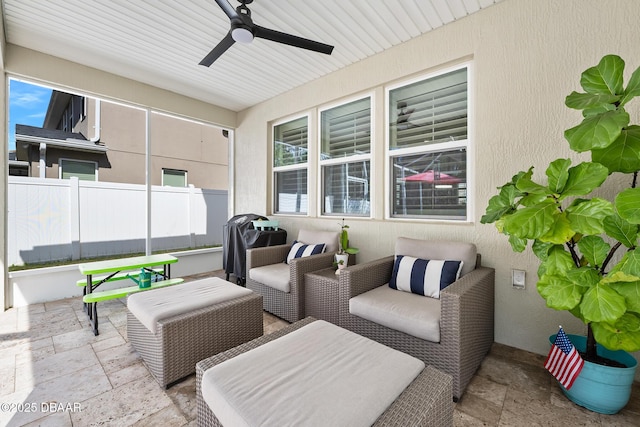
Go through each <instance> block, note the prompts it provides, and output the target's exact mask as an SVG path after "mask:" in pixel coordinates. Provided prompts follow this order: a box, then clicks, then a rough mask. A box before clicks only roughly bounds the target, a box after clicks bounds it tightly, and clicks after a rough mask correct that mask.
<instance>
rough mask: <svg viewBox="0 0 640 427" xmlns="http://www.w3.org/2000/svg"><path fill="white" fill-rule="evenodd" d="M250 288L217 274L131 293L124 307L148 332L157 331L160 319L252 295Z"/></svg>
mask: <svg viewBox="0 0 640 427" xmlns="http://www.w3.org/2000/svg"><path fill="white" fill-rule="evenodd" d="M251 293H252V291H251V290H249V289H246V288H243V287H241V286H237V285H235V284H233V283H231V282H227V281H225V280H222V279H220V278H218V277H211V278H207V279H201V280H196V281H194V282H187V283H183V284H180V285H175V286H170V287H167V288H161V289H154V290H152V291H145V292H140V293H137V294H133V295H130V296H129V298H128V299H127V308H128V309H129V311H130V312H131V314H133V315H134V316H135V317H136V318H137V319H138V320H139V321H140V323H142V324H143V325H144V326H145V327H146V328H147V329H149V331H151V332H152V333H154V334H155V333H156V324H157V321H158V320H160V319H165V318H167V317H171V316H175V315H177V314H182V313H188V312H190V311H193V310H197V309H199V308H204V307H207V306H210V305H214V304H218V303H221V302H224V301H228V300H231V299H234V298H238V297H242V296H245V295H249V294H251Z"/></svg>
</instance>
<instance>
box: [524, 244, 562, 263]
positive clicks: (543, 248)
mask: <svg viewBox="0 0 640 427" xmlns="http://www.w3.org/2000/svg"><path fill="white" fill-rule="evenodd" d="M553 246H554V245H553V244H552V243H548V242H541V241H539V240H536V241H535V242H533V245H531V250H533V253H534V254H535V255H536V256H537V257H538V259H540V261H545V260H546V259H547V258H549V251H550V250H551V248H552V247H553ZM560 249H561V250H562V248H560Z"/></svg>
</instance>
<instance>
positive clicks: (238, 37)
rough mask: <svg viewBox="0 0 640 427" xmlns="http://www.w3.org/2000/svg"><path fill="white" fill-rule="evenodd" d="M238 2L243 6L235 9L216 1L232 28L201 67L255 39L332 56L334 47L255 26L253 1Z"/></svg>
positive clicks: (202, 62)
mask: <svg viewBox="0 0 640 427" xmlns="http://www.w3.org/2000/svg"><path fill="white" fill-rule="evenodd" d="M238 1H239V2H240V3H241V4H240V6H238V7H237V8H235V9H234V8H233V7H232V6H231V4H229V2H228V1H227V0H216V3H218V6H220V8H221V9H222V10H223V11H224V13H225V14H226V15H227V16H228V17H229V20H230V21H231V28H230V29H229V32H228V33H227V35H226V36H225V38H224V39H222V41H221V42H220V43H218V45H217V46H216V47H214V48H213V50H211V52H209V54H208V55H207V56H205V57H204V59H203V60H202V61H200V65H204V66H206V67H208V66H210V65H211V64H213V62H214V61H215V60H216V59H218V58H219V57H220V55H222V54H223V53H224V52H226V51H227V49H229V48H230V47H231V46H232V45H233V44H234V43H235V42H239V43H251V42H252V41H253V39H254V38H255V37H259V38H262V39H267V40H271V41H274V42H278V43H284V44H288V45H290V46H295V47H300V48H302V49H307V50H312V51H314V52H320V53H325V54H327V55H331V52H332V51H333V46H330V45H328V44H324V43H320V42H316V41H313V40H309V39H305V38H302V37H298V36H294V35H293V34H286V33H282V32H280V31H276V30H271V29H269V28H264V27H261V26H260V25H256V24H254V23H253V20H252V19H251V11H250V10H249V8H248V7H247V5H248V4H251V3H253V0H238Z"/></svg>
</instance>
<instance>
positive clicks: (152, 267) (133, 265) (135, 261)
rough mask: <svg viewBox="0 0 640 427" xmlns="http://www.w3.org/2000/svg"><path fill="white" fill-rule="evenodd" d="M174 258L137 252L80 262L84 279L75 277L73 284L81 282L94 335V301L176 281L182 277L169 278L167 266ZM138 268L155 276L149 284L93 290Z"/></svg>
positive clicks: (121, 278) (95, 330) (95, 307)
mask: <svg viewBox="0 0 640 427" xmlns="http://www.w3.org/2000/svg"><path fill="white" fill-rule="evenodd" d="M176 262H178V258H176V257H174V256H172V255H169V254H158V255H147V256H137V257H130V258H118V259H112V260H106V261H96V262H88V263H84V264H80V265H79V266H78V268H79V269H80V273H82V274H83V275H85V276H86V279H82V280H78V281H77V282H76V285H78V286H82V287H83V288H84V289H83V293H84V295H83V297H82V302H83V303H84V304H85V308H86V310H87V316H88V317H89V320H90V321H91V325H92V326H93V333H94V335H98V333H99V332H98V302H100V301H108V300H112V299H117V298H122V297H125V296H127V295H129V294H131V293H135V292H140V291H147V290H151V289H157V288H162V287H166V286H171V285H177V284H178V283H182V282H183V281H184V280H183V279H180V278H176V279H171V270H170V266H171V264H173V263H176ZM141 269H144V270H146V271H149V272H151V273H152V274H153V275H154V276H155V278H156V279H158V278H161V279H162V280H158V281H155V282H152V283H151V286H150V287H146V288H140V287H138V286H128V287H123V288H119V289H110V290H105V291H95V290H96V288H98V287H99V286H100V285H102V284H103V283H107V282H114V281H118V280H124V279H127V278H130V277H129V276H136V277H137V275H138V273H139V272H140V270H141ZM96 275H101V276H96Z"/></svg>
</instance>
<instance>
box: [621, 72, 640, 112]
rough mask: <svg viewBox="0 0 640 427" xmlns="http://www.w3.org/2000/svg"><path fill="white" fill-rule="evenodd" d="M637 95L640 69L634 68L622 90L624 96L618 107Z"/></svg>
mask: <svg viewBox="0 0 640 427" xmlns="http://www.w3.org/2000/svg"><path fill="white" fill-rule="evenodd" d="M638 95H640V68H636V70H635V71H634V72H633V74H631V79H629V84H628V85H627V88H626V89H625V90H624V94H623V96H622V99H621V100H620V106H623V105H624V104H626V103H627V102H629V101H631V100H632V99H633V98H634V97H636V96H638Z"/></svg>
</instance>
